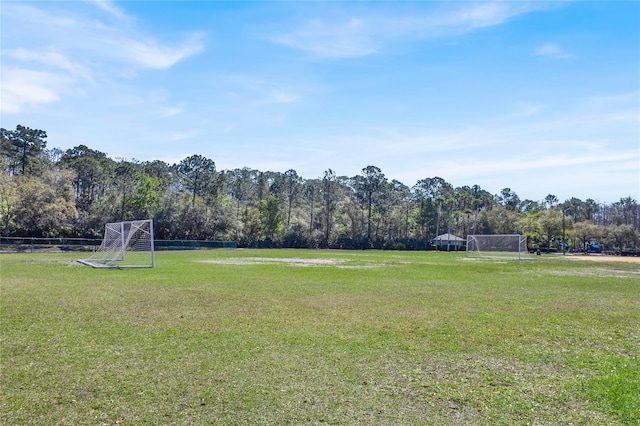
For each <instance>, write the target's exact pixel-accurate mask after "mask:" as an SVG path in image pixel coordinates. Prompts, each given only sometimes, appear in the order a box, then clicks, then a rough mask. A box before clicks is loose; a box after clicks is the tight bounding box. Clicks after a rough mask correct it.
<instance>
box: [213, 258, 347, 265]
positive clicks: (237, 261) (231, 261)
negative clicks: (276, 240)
mask: <svg viewBox="0 0 640 426" xmlns="http://www.w3.org/2000/svg"><path fill="white" fill-rule="evenodd" d="M202 262H204V263H215V264H218V265H261V264H269V263H282V264H285V265H287V266H336V265H340V264H342V263H343V262H344V260H341V259H301V258H294V257H232V258H228V259H209V260H203V261H202Z"/></svg>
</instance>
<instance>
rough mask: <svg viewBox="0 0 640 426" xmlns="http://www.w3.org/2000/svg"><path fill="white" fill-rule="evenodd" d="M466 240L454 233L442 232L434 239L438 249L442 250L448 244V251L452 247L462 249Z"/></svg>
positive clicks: (456, 249)
mask: <svg viewBox="0 0 640 426" xmlns="http://www.w3.org/2000/svg"><path fill="white" fill-rule="evenodd" d="M464 241H465V240H464V238H460V237H458V236H456V235H453V234H442V235H438V236H437V237H435V238H434V239H433V242H434V243H435V245H436V247H437V249H438V250H442V248H443V247H444V246H446V247H447V251H451V248H452V247H453V248H454V250H455V251H458V250H460V249H462V246H463V245H464Z"/></svg>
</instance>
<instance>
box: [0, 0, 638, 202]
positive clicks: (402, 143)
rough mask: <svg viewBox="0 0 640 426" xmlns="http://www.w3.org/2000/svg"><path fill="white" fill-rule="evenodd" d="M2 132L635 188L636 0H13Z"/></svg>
mask: <svg viewBox="0 0 640 426" xmlns="http://www.w3.org/2000/svg"><path fill="white" fill-rule="evenodd" d="M0 14H1V24H2V30H1V31H2V45H1V60H2V62H1V83H2V86H1V97H0V100H1V114H2V115H1V126H2V127H4V128H7V129H14V128H15V126H16V125H18V124H22V125H25V126H28V127H32V128H38V129H42V130H46V131H47V134H48V139H47V141H48V145H47V146H48V147H50V148H53V147H59V148H62V149H68V148H72V147H74V146H77V145H80V144H85V145H87V146H89V147H91V148H93V149H97V150H100V151H102V152H105V153H107V154H108V155H109V156H110V157H112V158H125V159H137V160H142V161H143V160H154V159H160V160H164V161H166V162H168V163H170V164H173V163H176V162H179V161H180V160H182V159H183V158H185V157H187V156H189V155H192V154H201V155H204V156H206V157H207V158H210V159H212V160H214V161H215V162H216V166H217V168H218V169H219V170H229V169H234V168H239V167H250V168H253V169H258V170H261V171H267V170H270V171H280V172H284V171H286V170H288V169H294V170H296V171H297V172H298V174H299V175H300V176H302V177H304V178H306V179H312V178H317V177H321V176H322V174H323V172H324V171H325V170H327V169H329V168H331V169H332V170H334V171H335V172H336V174H338V175H344V176H354V175H356V174H359V173H361V170H362V169H363V168H364V167H366V166H369V165H374V166H377V167H379V168H380V169H381V170H382V172H383V173H384V174H385V175H386V177H387V178H389V179H390V180H391V179H397V180H399V181H401V182H403V183H404V184H406V185H408V186H413V185H414V184H415V183H416V182H417V181H418V180H419V179H423V178H427V177H434V176H440V177H442V178H444V179H445V180H447V181H448V182H450V183H452V184H453V185H454V186H462V185H469V186H471V185H476V184H477V185H480V186H481V187H482V188H483V189H486V190H488V191H489V192H491V193H494V194H497V193H498V192H499V191H500V190H501V189H502V188H505V187H510V188H511V189H512V190H514V191H515V192H516V193H517V194H518V195H519V196H520V198H521V199H531V200H541V199H543V198H544V197H545V196H546V195H547V194H554V195H556V196H557V197H558V198H559V199H560V200H561V201H562V200H565V199H567V198H569V197H578V198H581V199H586V198H593V199H596V200H598V201H602V202H613V201H617V200H619V199H620V198H621V197H626V196H629V195H630V196H632V197H634V198H635V199H637V200H638V199H640V2H635V1H627V2H609V1H607V2H588V1H574V2H571V1H561V2H543V1H533V2H525V1H510V2H481V1H476V2H428V1H421V2H391V1H387V2H385V1H380V2H367V1H358V2H333V1H332V2H266V1H264V2H214V1H193V2H184V1H183V2H169V1H137V2H133V1H119V2H113V1H68V2H56V1H47V2H44V1H36V2H28V1H20V2H13V1H6V0H5V1H2V3H0Z"/></svg>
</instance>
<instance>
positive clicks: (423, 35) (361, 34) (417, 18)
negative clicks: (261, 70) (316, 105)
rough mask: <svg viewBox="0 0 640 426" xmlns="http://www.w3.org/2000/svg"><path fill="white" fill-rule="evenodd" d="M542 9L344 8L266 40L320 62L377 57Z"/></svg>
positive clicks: (516, 5) (506, 5) (518, 5)
mask: <svg viewBox="0 0 640 426" xmlns="http://www.w3.org/2000/svg"><path fill="white" fill-rule="evenodd" d="M422 5H428V3H424V4H422ZM544 7H546V4H543V3H530V2H501V1H499V2H482V3H475V2H472V3H466V2H465V3H453V5H452V4H448V5H447V6H446V7H444V8H439V9H437V8H430V10H428V11H424V8H422V9H419V11H418V12H416V11H415V10H413V11H411V12H406V11H405V12H402V11H399V12H396V13H395V14H393V15H392V16H388V15H387V14H377V13H376V12H375V10H374V11H367V10H362V9H356V10H354V11H348V9H347V12H346V13H345V14H346V17H342V18H339V19H332V20H329V19H325V20H323V19H319V18H314V19H309V20H307V21H306V22H304V23H302V24H300V25H299V26H297V27H295V28H293V29H291V30H290V31H287V32H283V33H280V34H279V35H276V36H274V37H273V38H272V41H274V42H276V43H280V44H282V45H285V46H287V47H290V48H293V49H297V50H301V51H305V52H308V53H310V54H312V55H314V56H316V57H320V58H326V59H341V58H352V57H360V56H367V55H372V54H378V53H383V52H384V51H385V48H386V47H387V46H388V45H389V44H393V43H399V42H404V41H407V40H422V39H429V38H437V37H451V36H459V35H463V34H467V33H470V32H473V31H476V30H478V29H481V28H486V27H491V26H495V25H501V24H504V23H506V22H508V21H509V20H511V19H513V18H515V17H517V16H519V15H523V14H527V13H530V12H532V11H534V10H538V9H543V8H544Z"/></svg>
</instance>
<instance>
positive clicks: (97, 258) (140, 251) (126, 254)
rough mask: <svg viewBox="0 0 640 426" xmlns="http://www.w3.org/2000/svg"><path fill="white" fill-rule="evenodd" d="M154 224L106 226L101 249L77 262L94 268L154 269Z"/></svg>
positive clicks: (119, 223)
mask: <svg viewBox="0 0 640 426" xmlns="http://www.w3.org/2000/svg"><path fill="white" fill-rule="evenodd" d="M154 251H155V250H154V245H153V221H152V220H151V219H147V220H134V221H130V222H114V223H107V224H106V225H105V227H104V238H103V239H102V244H100V247H99V248H98V250H96V251H95V252H94V253H93V254H92V255H91V256H90V257H89V258H88V259H78V262H80V263H82V264H84V265H87V266H91V267H93V268H153V266H154V254H155V253H154Z"/></svg>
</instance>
